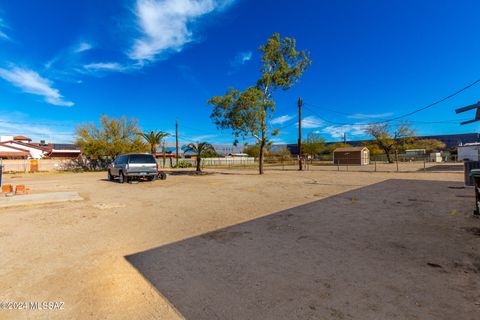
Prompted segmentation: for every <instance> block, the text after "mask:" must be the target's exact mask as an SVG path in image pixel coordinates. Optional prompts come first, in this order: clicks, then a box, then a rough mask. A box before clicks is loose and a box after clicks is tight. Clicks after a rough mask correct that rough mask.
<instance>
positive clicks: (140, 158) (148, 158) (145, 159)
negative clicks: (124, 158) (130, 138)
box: [128, 154, 155, 163]
mask: <svg viewBox="0 0 480 320" xmlns="http://www.w3.org/2000/svg"><path fill="white" fill-rule="evenodd" d="M128 162H129V163H155V158H153V156H152V155H151V154H131V155H130V156H129V159H128Z"/></svg>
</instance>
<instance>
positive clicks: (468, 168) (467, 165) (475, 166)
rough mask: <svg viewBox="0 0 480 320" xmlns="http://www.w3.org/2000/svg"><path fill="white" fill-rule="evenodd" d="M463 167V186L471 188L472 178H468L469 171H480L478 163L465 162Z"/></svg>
mask: <svg viewBox="0 0 480 320" xmlns="http://www.w3.org/2000/svg"><path fill="white" fill-rule="evenodd" d="M463 165H464V168H465V185H466V186H473V177H472V176H470V171H472V170H473V169H480V161H470V160H465V161H464V163H463Z"/></svg>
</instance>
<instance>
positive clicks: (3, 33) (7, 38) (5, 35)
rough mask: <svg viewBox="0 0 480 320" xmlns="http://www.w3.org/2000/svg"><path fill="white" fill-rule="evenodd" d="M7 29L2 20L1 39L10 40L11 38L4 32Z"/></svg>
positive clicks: (0, 26)
mask: <svg viewBox="0 0 480 320" xmlns="http://www.w3.org/2000/svg"><path fill="white" fill-rule="evenodd" d="M5 28H6V25H5V22H4V21H3V19H2V18H0V39H4V40H10V37H9V36H8V35H7V34H6V33H5V31H3V30H2V29H5Z"/></svg>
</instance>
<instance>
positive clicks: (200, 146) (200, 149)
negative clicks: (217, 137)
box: [185, 142, 215, 172]
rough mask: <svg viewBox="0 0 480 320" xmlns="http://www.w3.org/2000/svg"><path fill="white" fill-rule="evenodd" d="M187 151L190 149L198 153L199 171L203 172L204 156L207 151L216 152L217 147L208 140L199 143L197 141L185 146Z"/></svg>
mask: <svg viewBox="0 0 480 320" xmlns="http://www.w3.org/2000/svg"><path fill="white" fill-rule="evenodd" d="M185 151H190V152H193V153H195V154H196V155H197V171H198V172H201V171H202V167H201V162H202V157H203V156H204V155H205V154H207V153H212V152H215V149H214V148H213V146H212V145H211V144H210V143H208V142H199V143H197V144H195V143H190V144H188V146H187V147H186V148H185Z"/></svg>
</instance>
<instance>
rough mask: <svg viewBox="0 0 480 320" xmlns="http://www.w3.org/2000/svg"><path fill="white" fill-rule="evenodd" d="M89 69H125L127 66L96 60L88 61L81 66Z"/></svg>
mask: <svg viewBox="0 0 480 320" xmlns="http://www.w3.org/2000/svg"><path fill="white" fill-rule="evenodd" d="M83 67H84V68H85V69H87V70H89V71H125V70H127V67H125V66H123V65H121V64H119V63H117V62H97V63H89V64H86V65H84V66H83Z"/></svg>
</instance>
